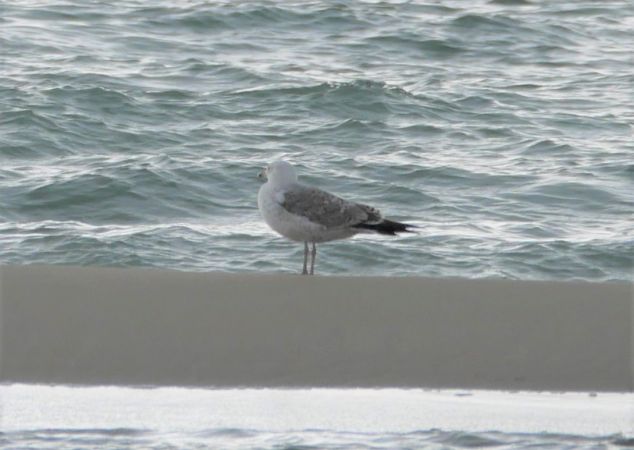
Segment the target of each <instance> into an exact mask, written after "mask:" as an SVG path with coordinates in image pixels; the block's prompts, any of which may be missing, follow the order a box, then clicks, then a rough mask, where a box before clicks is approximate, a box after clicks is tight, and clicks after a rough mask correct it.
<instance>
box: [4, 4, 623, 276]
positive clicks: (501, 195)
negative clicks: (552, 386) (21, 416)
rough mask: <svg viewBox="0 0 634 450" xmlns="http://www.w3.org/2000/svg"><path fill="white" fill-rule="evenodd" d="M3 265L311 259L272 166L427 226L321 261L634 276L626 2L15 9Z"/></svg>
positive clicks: (332, 266) (427, 269)
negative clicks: (276, 188) (295, 236)
mask: <svg viewBox="0 0 634 450" xmlns="http://www.w3.org/2000/svg"><path fill="white" fill-rule="evenodd" d="M0 10H1V12H2V14H0V29H1V30H2V32H1V34H0V48H1V50H0V58H1V59H0V262H2V263H17V264H28V263H54V264H79V265H114V266H159V267H169V268H176V269H183V270H223V271H232V272H236V271H271V272H279V271H297V270H299V268H300V266H301V252H302V248H301V246H299V245H296V244H291V243H289V242H286V241H284V240H282V239H280V238H278V237H277V236H275V235H274V234H273V233H272V232H271V231H269V230H268V229H267V228H266V227H265V226H264V225H263V223H262V221H261V219H260V217H259V214H258V212H257V209H256V193H257V190H258V188H259V184H258V182H257V179H256V178H255V176H256V174H257V172H258V171H259V169H260V167H261V166H263V165H264V164H266V163H267V162H269V161H271V160H273V159H275V158H279V157H284V158H287V159H289V160H290V161H292V162H294V163H296V164H297V165H298V167H299V170H300V173H301V174H302V175H303V179H304V181H306V182H308V183H312V184H315V185H317V186H320V187H323V188H327V189H329V190H332V191H334V192H336V193H339V194H340V195H342V196H345V197H347V198H350V199H352V200H358V201H363V202H366V203H370V204H372V205H375V206H377V207H379V208H380V209H382V211H383V212H384V213H385V214H386V215H388V216H390V217H393V218H396V219H402V220H407V221H410V222H413V223H415V224H417V225H419V226H420V227H421V231H420V233H419V234H417V235H412V236H406V237H402V238H398V239H393V240H390V239H386V238H381V237H373V236H363V237H357V238H356V239H355V240H353V241H345V242H339V243H330V244H326V245H323V246H322V248H321V252H320V255H319V261H318V266H317V269H318V272H319V273H322V274H333V273H353V274H394V275H404V274H424V275H443V276H444V275H458V276H466V277H488V276H496V277H499V276H503V277H513V278H537V279H545V278H556V279H571V278H584V279H595V280H605V279H630V278H631V274H632V254H633V248H634V244H633V242H634V241H633V235H634V225H633V216H632V212H633V210H634V208H633V206H634V200H633V195H632V184H633V183H632V181H633V180H634V163H633V161H632V155H633V150H634V148H633V144H632V137H633V136H632V131H633V127H632V124H633V123H634V108H633V106H632V99H633V97H632V86H633V85H634V75H633V74H632V54H634V41H633V40H632V34H631V33H632V29H633V27H634V22H633V21H632V17H633V16H634V5H633V4H632V2H630V1H604V2H590V1H586V2H584V1H569V2H567V1H558V2H546V1H537V0H535V1H528V0H497V1H482V0H481V1H474V2H462V1H449V0H447V1H442V2H436V3H432V4H426V3H423V2H416V1H412V2H406V3H398V2H392V1H378V2H358V1H351V0H350V1H347V0H343V1H336V2H326V1H310V2H266V1H258V2H228V1H227V2H222V1H220V2H211V3H207V2H201V1H179V2H167V1H152V2H150V1H142V0H137V1H122V2H114V3H106V2H102V1H98V0H95V1H91V2H85V1H77V0H70V1H65V2H49V1H46V2H43V1H22V2H5V3H4V4H3V5H1V6H0Z"/></svg>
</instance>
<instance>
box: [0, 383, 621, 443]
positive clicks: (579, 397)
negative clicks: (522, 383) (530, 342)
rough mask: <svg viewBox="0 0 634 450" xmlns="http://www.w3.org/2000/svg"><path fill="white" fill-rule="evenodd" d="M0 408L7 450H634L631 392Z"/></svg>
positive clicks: (62, 396) (195, 398) (18, 392)
mask: <svg viewBox="0 0 634 450" xmlns="http://www.w3.org/2000/svg"><path fill="white" fill-rule="evenodd" d="M0 400H1V401H2V402H3V405H4V407H5V415H4V418H3V423H2V433H1V434H0V447H2V448H7V449H17V448H37V449H55V450H60V449H80V448H90V449H92V448H99V449H104V448H109V449H110V448H112V449H119V448H129V449H139V450H140V449H207V448H209V449H233V450H238V449H239V450H247V449H276V450H283V449H286V450H291V449H295V450H299V449H301V450H324V449H331V450H335V449H337V450H362V449H373V450H378V449H385V450H398V449H431V450H451V449H464V448H484V449H488V448H491V449H493V448H494V449H498V450H500V449H509V450H511V449H585V450H602V449H606V450H607V449H613V450H619V449H626V448H632V447H634V439H633V438H634V405H633V403H634V394H615V393H597V394H592V393H591V394H588V393H529V392H515V393H511V392H495V391H477V390H476V391H455V390H453V391H437V390H421V389H345V390H341V389H289V390H279V389H274V390H271V389H233V390H232V389H229V390H225V389H185V388H158V389H139V388H121V387H70V386H38V385H5V386H0ZM9 411H10V412H9Z"/></svg>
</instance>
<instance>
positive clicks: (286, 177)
mask: <svg viewBox="0 0 634 450" xmlns="http://www.w3.org/2000/svg"><path fill="white" fill-rule="evenodd" d="M259 176H260V177H265V178H266V179H267V180H269V183H272V184H276V185H287V184H291V183H296V182H297V173H296V172H295V168H294V167H293V166H292V165H291V164H289V163H287V162H286V161H282V160H278V161H275V162H272V163H271V164H269V165H268V166H266V167H265V168H264V170H263V171H262V172H261V173H260V175H259Z"/></svg>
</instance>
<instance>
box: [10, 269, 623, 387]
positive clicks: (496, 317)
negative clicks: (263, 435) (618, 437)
mask: <svg viewBox="0 0 634 450" xmlns="http://www.w3.org/2000/svg"><path fill="white" fill-rule="evenodd" d="M0 301H1V309H0V337H1V346H0V383H3V384H6V383H37V384H40V383H42V384H58V383H59V384H69V385H104V384H106V385H133V386H141V387H143V386H147V387H152V386H192V387H193V386H196V387H202V386H214V387H223V388H226V387H250V388H252V387H261V388H268V387H275V388H307V387H308V388H310V387H332V388H342V387H343V388H345V387H373V388H392V387H394V388H422V389H435V388H442V389H491V390H501V391H505V390H511V391H515V390H520V391H534V390H539V391H609V392H632V391H634V376H633V374H634V365H633V364H634V363H633V356H632V353H633V351H632V349H633V346H634V344H633V343H632V323H633V318H634V315H633V306H632V284H631V283H626V282H605V283H596V282H586V281H517V280H490V279H475V280H474V279H457V278H419V277H385V278H377V277H347V276H345V277H344V276H341V277H339V276H337V277H320V276H315V277H301V276H298V275H291V274H224V273H200V272H197V273H190V272H179V271H170V270H163V269H137V268H134V269H112V268H97V267H88V268H78V267H65V266H0Z"/></svg>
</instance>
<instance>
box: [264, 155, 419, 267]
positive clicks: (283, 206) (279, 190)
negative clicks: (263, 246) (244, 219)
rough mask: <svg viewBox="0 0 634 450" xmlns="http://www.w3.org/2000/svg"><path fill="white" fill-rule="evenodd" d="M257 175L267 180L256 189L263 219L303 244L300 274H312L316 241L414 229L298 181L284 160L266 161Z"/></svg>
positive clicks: (388, 233) (368, 207) (369, 207)
mask: <svg viewBox="0 0 634 450" xmlns="http://www.w3.org/2000/svg"><path fill="white" fill-rule="evenodd" d="M258 177H259V178H265V179H266V180H267V181H266V183H264V185H262V187H261V188H260V191H259V192H258V208H259V210H260V213H261V214H262V217H263V218H264V221H265V222H266V223H267V225H268V226H269V227H271V228H272V229H273V230H274V231H276V232H277V233H279V234H281V235H282V236H284V237H286V238H288V239H290V240H291V241H296V242H303V243H304V267H303V269H302V275H308V274H310V275H313V274H314V273H315V257H316V256H317V243H321V242H328V241H334V240H337V239H346V238H349V237H352V236H354V235H355V234H357V233H363V232H366V233H368V232H373V233H379V234H386V235H391V236H395V235H396V233H399V232H412V230H411V229H412V228H416V227H415V226H414V225H409V224H405V223H400V222H395V221H392V220H388V219H384V218H383V216H382V215H381V212H380V211H379V210H378V209H376V208H373V207H371V206H368V205H364V204H361V203H354V202H351V201H348V200H344V199H343V198H341V197H338V196H336V195H334V194H331V193H329V192H326V191H322V190H321V189H317V188H314V187H310V186H306V185H303V184H301V183H299V182H298V181H297V173H296V172H295V168H294V167H293V166H292V165H291V164H290V163H288V162H286V161H282V160H279V161H275V162H273V163H271V164H269V165H268V166H267V167H265V168H264V169H263V170H262V172H260V174H259V175H258ZM309 243H310V244H311V245H312V250H311V252H310V253H311V259H310V272H309V271H308V270H307V265H308V253H309V249H308V246H309Z"/></svg>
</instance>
